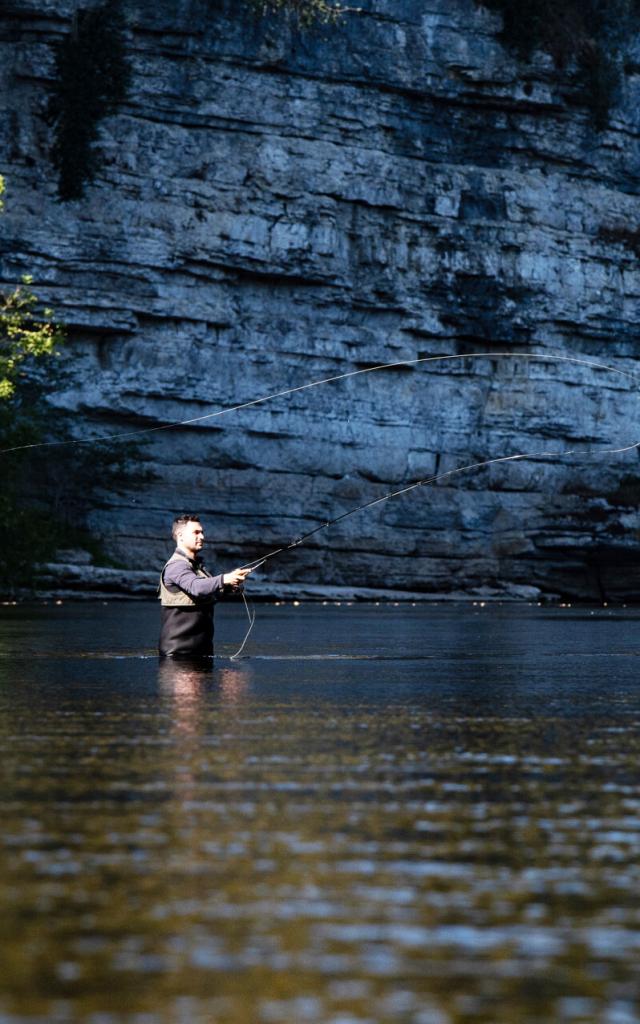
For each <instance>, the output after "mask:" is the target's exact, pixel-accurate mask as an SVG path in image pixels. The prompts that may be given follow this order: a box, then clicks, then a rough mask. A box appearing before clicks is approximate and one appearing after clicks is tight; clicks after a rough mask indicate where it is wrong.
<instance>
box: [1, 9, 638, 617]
mask: <svg viewBox="0 0 640 1024" xmlns="http://www.w3.org/2000/svg"><path fill="white" fill-rule="evenodd" d="M358 6H359V7H361V8H362V10H361V12H360V13H358V14H349V15H346V16H345V17H344V18H343V20H342V21H341V22H339V23H338V24H337V25H332V26H328V27H323V28H314V29H311V30H307V31H305V32H299V31H298V30H296V29H295V27H294V26H292V25H291V24H289V23H288V22H286V21H278V20H277V19H276V20H274V19H260V18H255V17H253V16H252V15H250V14H248V13H247V12H246V11H245V9H244V8H243V7H242V5H241V4H240V3H239V2H238V0H234V2H231V0H229V2H226V3H225V2H222V0H215V2H214V0H182V2H171V3H170V2H168V0H155V2H154V3H151V2H148V0H135V2H134V0H131V2H125V5H124V8H125V13H126V17H127V24H128V52H129V54H130V58H131V61H132V67H133V79H132V85H131V90H130V95H129V98H128V100H127V102H126V103H125V104H124V105H122V107H121V108H120V109H119V110H118V112H117V113H116V114H115V115H114V116H113V117H111V118H109V119H108V120H106V121H105V122H104V123H103V126H102V130H101V136H100V142H99V167H98V173H97V176H96V179H95V181H94V183H93V184H92V185H90V186H89V187H88V188H87V190H86V195H85V197H84V198H83V199H81V200H80V201H77V202H70V203H62V202H60V201H59V199H58V198H57V196H56V181H55V173H54V172H53V170H52V167H51V164H50V143H51V131H50V128H49V127H48V126H47V125H46V123H45V121H44V119H43V110H44V105H45V102H46V93H47V88H48V85H49V83H50V81H51V78H52V75H53V69H54V68H53V54H54V46H55V44H56V42H57V40H59V39H60V38H61V37H62V36H63V35H64V34H65V33H67V32H69V31H70V25H71V17H72V13H73V10H74V9H75V4H74V3H71V0H57V2H54V0H15V2H14V3H13V4H12V5H9V7H8V8H6V10H5V14H4V17H3V22H2V24H3V28H2V33H1V37H0V68H1V69H2V70H1V71H0V76H1V78H0V84H1V86H2V90H3V93H4V95H3V102H4V103H5V106H8V107H9V108H10V117H8V118H5V119H4V120H3V122H2V126H1V127H0V153H2V157H1V160H2V163H1V165H0V173H2V174H4V175H5V176H6V179H7V186H8V189H7V197H6V200H7V201H6V207H7V208H6V212H5V214H4V215H3V219H2V238H1V241H0V277H1V279H2V281H4V282H5V283H6V284H10V283H13V282H16V281H17V280H19V278H20V275H21V274H23V273H25V272H29V273H32V274H33V276H34V283H33V287H34V290H36V291H37V292H38V294H40V295H41V296H42V297H43V299H45V300H46V301H47V302H48V303H49V304H50V305H52V306H53V307H54V308H55V310H56V311H57V313H58V314H59V316H60V317H61V318H62V319H63V320H64V321H65V322H66V324H67V328H68V333H69V338H70V340H69V345H68V351H67V357H66V361H67V368H68V370H69V372H70V374H71V379H70V382H69V384H68V386H67V387H66V388H65V390H64V391H61V392H58V393H56V394H55V395H54V396H53V401H54V402H55V403H56V404H57V405H58V406H60V407H63V408H65V409H68V410H72V411H73V412H74V413H75V414H76V417H77V419H76V424H77V425H76V430H77V436H78V437H84V436H86V435H87V434H89V433H91V432H92V431H93V432H98V433H100V434H105V433H115V432H128V431H131V430H136V429H141V430H142V429H146V428H156V427H166V426H167V425H168V424H170V423H172V422H174V421H179V420H189V419H191V420H193V419H195V420H197V422H193V423H191V424H189V425H187V426H183V427H181V428H171V429H166V430H160V431H157V432H154V433H149V434H147V435H142V436H141V437H140V441H141V442H142V459H141V465H140V480H139V482H138V483H137V484H136V482H135V481H133V482H132V483H131V485H130V486H127V487H124V488H123V489H122V491H121V492H119V493H112V492H109V493H104V494H103V495H102V496H101V498H100V501H99V502H98V501H97V502H96V505H95V507H94V508H93V509H92V510H91V513H90V517H89V526H90V528H91V530H92V532H93V533H94V534H95V535H97V536H98V537H100V538H101V540H102V542H103V544H104V546H105V549H106V550H107V552H108V553H109V555H110V556H111V558H112V559H113V560H114V561H115V562H118V563H120V564H122V565H123V566H124V567H125V568H127V569H128V570H131V571H133V572H135V573H138V574H139V578H140V581H141V586H143V583H142V581H143V579H144V580H146V579H147V578H148V574H149V573H151V574H152V575H154V578H155V574H156V573H157V570H158V568H159V567H160V566H161V565H162V563H163V561H164V559H165V558H166V557H167V555H168V553H170V550H171V543H170V540H169V539H168V535H169V525H170V521H171V518H172V516H173V514H174V512H176V511H181V510H184V509H185V508H186V509H189V510H192V509H194V510H197V511H199V512H200V514H201V515H202V517H203V520H204V522H205V525H206V527H207V532H208V535H209V539H210V544H211V547H212V549H213V553H212V555H211V559H212V561H213V562H216V561H217V563H218V564H219V565H220V566H221V567H223V568H225V569H226V568H231V567H232V566H233V565H234V564H238V563H241V562H246V561H248V560H250V559H253V558H257V557H259V556H260V555H261V554H262V553H263V552H264V551H269V550H271V549H273V548H275V547H279V546H280V545H282V544H283V543H288V542H289V541H290V540H292V539H294V538H296V537H298V536H300V535H301V534H304V533H306V532H307V531H309V530H311V529H313V527H314V526H316V525H319V524H320V523H322V522H324V521H327V520H330V519H333V518H335V517H337V516H339V515H341V514H342V513H344V512H347V511H349V510H350V509H352V508H355V507H357V506H359V505H361V504H363V503H365V502H368V501H372V500H373V499H375V498H376V497H378V496H381V495H384V494H385V493H387V492H389V491H392V490H397V489H400V488H402V487H404V486H408V485H409V484H411V483H412V482H414V481H416V480H417V479H420V478H422V477H427V476H430V475H438V474H444V473H450V472H451V471H453V470H455V469H456V468H458V467H461V466H466V465H468V464H475V463H479V462H483V461H484V460H487V459H491V458H496V459H497V458H500V457H502V456H505V455H512V454H516V453H541V452H542V453H559V452H564V451H567V450H572V451H578V452H579V453H582V452H584V451H586V452H593V451H594V450H600V449H611V448H620V447H623V446H626V445H629V444H631V443H633V442H635V441H636V440H638V437H639V436H640V427H639V426H638V415H637V414H638V396H637V391H636V388H637V382H636V381H634V380H631V379H630V378H629V377H625V376H621V375H620V374H618V373H615V372H611V371H609V370H605V369H596V368H594V367H592V366H586V365H580V364H577V363H569V362H561V361H557V360H554V359H553V358H549V359H548V360H545V361H532V360H528V359H526V358H524V356H526V355H531V354H532V353H542V354H546V355H547V356H552V355H553V354H554V353H555V354H560V355H564V356H571V357H576V358H584V359H586V360H590V361H592V362H597V363H604V364H607V365H611V366H612V367H614V368H616V369H619V370H620V369H621V370H625V371H630V372H634V371H635V369H636V363H637V355H638V347H637V337H638V327H639V320H640V303H639V300H640V273H639V272H638V266H637V254H636V253H635V252H634V251H633V239H634V238H635V237H636V236H635V235H634V232H635V231H637V230H639V229H640V225H639V222H638V221H639V203H638V186H639V183H640V176H639V170H640V158H639V150H638V142H639V130H638V129H639V125H638V118H639V116H640V115H639V114H638V111H639V110H640V103H639V100H640V76H639V75H638V74H637V72H636V71H634V70H633V68H634V67H635V68H638V67H639V66H640V65H638V64H629V68H630V70H629V73H628V74H627V76H626V78H625V81H624V88H623V94H622V95H621V97H620V98H619V102H618V105H617V106H616V107H615V109H614V110H613V111H612V114H611V118H610V125H609V127H608V129H607V130H605V131H603V132H600V133H597V132H596V131H595V130H594V128H593V125H592V123H591V120H590V116H589V113H588V110H587V108H586V105H585V97H584V95H583V94H582V93H581V91H580V87H579V85H578V84H577V81H576V78H575V76H572V74H571V72H570V70H569V71H568V72H567V73H566V74H564V75H559V74H558V72H557V71H556V70H555V69H554V67H553V65H552V62H551V60H550V58H548V57H546V56H545V55H543V54H537V55H536V56H535V58H534V60H533V62H532V63H531V64H530V65H522V64H520V63H518V62H517V61H516V60H515V59H514V58H513V56H512V55H510V54H509V53H508V52H507V51H506V50H505V49H504V47H503V46H502V45H501V43H500V42H499V40H498V38H497V34H498V31H499V28H500V21H499V19H498V18H497V17H496V16H495V15H493V14H491V13H490V12H488V11H487V10H486V9H484V8H482V7H481V6H479V5H478V4H476V3H475V2H473V0H429V2H426V3H425V2H423V0H420V2H418V0H401V2H398V0H393V2H392V0H363V2H362V3H360V4H359V5H358ZM465 353H466V354H470V355H469V358H468V359H466V360H461V361H450V362H433V363H426V362H425V363H421V364H415V365H412V366H398V367H396V368H394V369H392V370H388V371H376V372H374V373H369V374H364V375H358V376H355V377H350V378H348V379H346V380H342V381H336V382H333V383H330V384H325V385H323V386H321V387H317V388H313V389H309V390H305V391H299V392H297V393H295V394H291V395H288V396H281V397H277V398H274V399H272V400H270V401H268V402H265V403H263V404H259V405H254V406H251V407H249V408H246V409H244V410H241V411H237V412H231V413H228V414H226V415H222V416H212V415H211V414H213V413H221V412H223V411H224V410H225V409H227V408H228V407H231V406H236V405H238V404H242V403H245V402H250V401H252V400H254V399H255V398H258V397H261V396H265V395H270V394H272V393H278V392H281V391H283V390H286V389H287V388H292V387H296V386H299V385H302V384H305V383H307V382H311V381H315V380H318V379H322V378H326V377H332V376H336V375H339V374H343V373H348V372H351V371H354V370H358V369H366V368H367V367H370V366H374V365H377V364H380V363H386V362H400V361H402V360H415V359H418V358H425V357H430V356H437V355H455V354H465ZM473 353H479V354H480V355H481V356H482V358H478V357H476V356H474V355H472V354H473ZM507 353H513V354H510V355H507ZM205 416H208V417H209V418H208V419H202V418H201V417H205ZM69 457H72V455H71V453H70V456H69ZM639 469H640V467H638V453H637V450H632V451H627V452H623V453H620V454H617V455H604V454H602V455H592V456H585V455H583V454H577V455H571V456H563V457H558V458H551V457H548V456H546V457H544V458H538V459H532V460H523V461H515V462H510V463H496V464H494V465H492V466H489V467H486V468H480V469H474V470H470V471H465V472H462V473H452V475H449V476H447V477H445V478H444V479H442V480H441V481H440V482H438V483H437V484H435V485H432V486H428V487H421V488H418V489H416V490H414V491H413V492H410V493H408V494H406V495H404V496H399V497H397V498H394V499H393V500H390V501H387V502H384V503H381V504H378V505H376V506H373V507H372V508H370V509H368V510H366V511H363V512H361V513H358V514H356V515H354V516H351V517H349V518H346V519H344V520H343V521H342V522H341V523H339V524H337V525H335V526H333V527H331V528H329V529H326V530H323V531H322V532H320V533H319V534H317V535H316V536H315V537H314V538H312V539H311V540H310V541H309V542H308V543H307V544H305V545H302V546H300V547H295V548H293V549H292V550H291V551H289V552H287V553H286V554H283V555H281V556H278V557H275V558H274V559H273V560H272V562H271V563H270V567H269V569H270V571H269V578H270V579H271V580H273V581H274V583H275V584H276V585H277V587H281V586H284V585H293V586H294V589H296V588H297V589H301V588H307V590H308V588H310V587H323V586H324V587H330V588H334V587H347V588H352V589H353V588H355V589H362V588H364V589H365V591H369V590H370V591H372V592H373V590H376V591H377V590H380V589H382V590H386V591H406V592H409V593H411V594H415V593H424V594H438V595H442V594H455V595H459V594H465V593H466V594H470V593H480V592H481V588H488V591H494V592H496V593H499V592H500V591H501V590H503V591H505V590H508V589H509V588H511V591H512V592H513V593H518V590H517V588H518V587H524V588H534V589H533V590H524V591H522V593H524V594H533V593H538V591H542V592H543V593H544V592H553V593H558V594H563V595H571V596H575V597H583V598H588V599H596V600H606V599H610V598H616V597H617V598H620V599H631V598H633V597H634V596H638V595H640V585H639V580H640V575H639V574H638V568H639V561H640V559H639V557H638V554H637V537H638V530H639V528H640V518H639V516H638V498H639V497H640V471H639ZM94 571H97V570H94ZM107 578H109V579H112V580H115V578H116V577H115V576H111V577H105V581H106V580H107ZM132 578H133V577H129V579H132ZM135 578H136V579H137V578H138V577H137V576H136V577H135ZM144 586H146V584H144ZM105 587H106V589H109V587H108V586H106V583H105ZM514 588H515V589H514ZM355 589H354V593H355Z"/></svg>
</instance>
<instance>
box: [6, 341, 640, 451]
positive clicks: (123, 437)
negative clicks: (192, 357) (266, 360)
mask: <svg viewBox="0 0 640 1024" xmlns="http://www.w3.org/2000/svg"><path fill="white" fill-rule="evenodd" d="M514 357H515V358H517V359H529V360H539V361H541V362H562V363H576V364H578V365H581V366H589V367H591V369H595V370H607V371H608V372H609V373H617V374H619V375H620V376H622V377H627V378H628V379H630V380H633V381H635V382H636V383H640V377H638V376H637V375H636V374H635V373H631V371H629V370H621V369H620V368H619V367H617V366H609V365H607V364H606V363H600V362H597V361H594V360H591V359H581V358H579V357H577V356H564V355H560V354H559V353H553V352H548V353H539V352H467V353H466V354H465V353H454V354H450V355H440V356H419V357H418V358H416V359H400V360H398V361H397V362H392V363H380V364H378V365H376V366H365V367H362V369H360V370H349V371H348V372H347V373H339V374H336V375H335V376H332V377H323V378H322V379H321V380H314V381H311V382H310V383H307V384H299V385H298V386H297V387H294V388H286V389H284V390H282V391H275V392H274V393H273V394H271V395H263V396H262V397H261V398H253V399H252V400H251V401H249V402H241V403H240V404H238V405H230V406H228V407H227V408H226V409H218V410H217V412H208V413H204V414H203V415H202V416H192V417H190V418H189V419H186V420H175V421H173V422H171V423H162V424H160V425H159V426H156V427H144V428H142V429H141V430H127V431H125V432H123V433H118V434H103V435H98V436H97V437H79V438H70V439H68V440H66V441H37V442H33V443H32V444H20V445H15V446H14V447H12V448H2V449H0V455H7V454H9V453H10V452H21V451H26V450H27V449H32V448H59V447H64V446H68V445H76V444H100V443H102V442H105V441H115V442H119V441H128V440H129V439H130V438H132V437H142V436H143V435H146V434H154V433H157V432H158V431H160V430H172V429H174V428H175V427H185V426H191V425H192V424H194V423H203V422H204V421H205V420H211V419H216V418H217V417H218V416H226V415H228V414H229V413H231V412H239V411H240V410H241V409H250V408H251V407H252V406H255V405H262V404H263V403H265V402H271V401H273V400H274V399H275V398H284V397H285V396H286V395H293V394H296V393H297V392H299V391H308V390H309V389H310V388H317V387H320V386H321V385H323V384H333V383H336V382H337V381H340V380H347V378H349V377H358V376H361V375H362V374H365V373H376V372H377V371H379V370H392V369H398V368H400V367H401V366H417V365H418V364H420V363H438V362H445V361H453V360H460V359H511V358H514Z"/></svg>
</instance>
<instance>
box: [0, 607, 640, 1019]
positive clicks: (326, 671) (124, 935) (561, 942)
mask: <svg viewBox="0 0 640 1024" xmlns="http://www.w3.org/2000/svg"><path fill="white" fill-rule="evenodd" d="M156 618H157V609H156V608H155V607H153V606H152V605H147V604H144V603H143V604H122V605H109V606H104V605H101V604H87V605H77V606H72V605H64V606H61V607H57V606H53V605H49V606H33V607H20V608H3V609H2V617H1V619H0V733H1V740H2V750H3V754H2V766H3V785H2V789H1V791H0V812H1V814H2V824H3V828H2V836H1V839H0V858H1V870H0V963H1V964H2V968H1V980H0V1024H14V1022H15V1024H18V1022H20V1024H63V1022H65V1024H66V1022H86V1024H121V1022H123V1024H182V1022H184V1024H211V1022H220V1024H263V1022H264V1024H304V1022H310V1024H391V1022H393V1024H463V1022H464V1024H467V1022H474V1024H475V1022H483V1024H548V1022H553V1021H568V1022H577V1024H586V1022H603V1024H637V1022H638V1021H639V1020H640V1006H639V1003H638V994H639V969H638V964H639V962H640V904H639V900H638V893H639V892H640V863H639V860H638V849H639V840H640V815H639V810H640V787H639V768H638V763H639V760H638V758H639V754H640V681H639V675H638V668H639V667H640V662H639V661H638V660H637V657H638V653H639V651H640V644H639V643H638V635H639V634H638V624H639V620H640V612H638V611H636V610H623V609H620V610H616V611H613V610H609V609H599V610H589V609H585V610H581V611H576V610H575V609H554V610H550V609H549V610H546V609H538V608H529V607H503V608H499V607H494V608H491V607H485V608H480V607H477V608H472V607H470V606H465V607H442V606H438V607H429V606H423V607H415V608H412V607H409V606H398V607H386V608H383V607H380V608H378V607H374V606H355V605H354V606H345V605H342V606H333V605H329V606H321V605H315V606H307V607H300V608H294V607H291V606H289V607H259V608H258V620H257V624H256V628H255V630H254V633H253V635H252V638H251V642H250V644H249V645H248V648H247V650H246V654H247V655H248V656H247V657H246V658H243V659H242V660H239V661H231V660H230V659H229V654H230V653H232V652H233V651H234V650H235V649H237V646H238V638H239V637H240V638H241V636H242V631H243V622H242V619H241V613H240V612H239V611H238V610H237V609H233V608H232V609H227V608H224V609H221V614H220V615H219V616H218V642H219V646H218V655H219V656H218V657H217V658H216V659H215V661H214V664H213V667H212V668H211V669H210V670H205V669H202V668H201V667H194V666H189V665H181V664H170V663H164V664H159V663H158V661H157V659H156V658H155V655H154V651H153V646H154V641H155V634H156V628H157V622H156Z"/></svg>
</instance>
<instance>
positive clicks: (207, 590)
mask: <svg viewBox="0 0 640 1024" xmlns="http://www.w3.org/2000/svg"><path fill="white" fill-rule="evenodd" d="M176 553H177V554H179V555H184V557H185V558H188V559H189V561H188V562H183V561H182V559H181V558H176V560H175V562H169V564H168V565H167V566H166V568H165V570H164V573H163V577H162V578H163V580H164V585H165V587H167V589H168V590H170V591H174V592H175V588H177V589H179V590H184V592H185V593H186V594H189V595H190V597H194V598H196V599H197V598H206V597H221V596H222V594H223V592H228V590H229V589H230V588H229V587H226V586H225V585H224V583H223V582H222V578H223V575H224V574H223V573H219V574H218V575H217V576H197V575H196V569H203V568H204V565H203V563H202V560H201V559H200V558H197V557H196V558H190V557H189V555H188V554H187V552H186V551H183V550H182V548H176ZM206 571H207V570H206V569H205V572H206Z"/></svg>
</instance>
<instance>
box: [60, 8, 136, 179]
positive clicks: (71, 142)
mask: <svg viewBox="0 0 640 1024" xmlns="http://www.w3.org/2000/svg"><path fill="white" fill-rule="evenodd" d="M55 65H56V74H55V79H54V81H53V84H52V87H51V95H50V99H49V104H48V108H47V116H48V120H49V122H50V123H51V124H52V125H53V130H54V142H53V148H52V154H51V155H52V160H53V163H54V166H55V167H56V168H57V170H58V173H59V178H58V193H59V195H60V198H61V199H79V198H80V197H81V196H82V193H83V187H84V185H85V184H86V183H87V182H89V181H91V180H92V179H93V177H94V175H95V171H96V168H97V155H96V151H95V148H94V144H95V142H96V140H97V138H98V134H99V126H100V121H101V120H102V119H103V118H104V117H106V116H107V115H109V114H113V113H114V112H115V110H116V109H117V107H118V104H120V103H121V102H122V101H123V100H124V99H125V97H126V94H127V88H128V85H129V80H130V69H129V63H128V60H127V57H126V52H125V23H124V18H123V16H122V11H121V8H120V4H119V0H106V3H103V4H102V5H101V6H100V7H93V8H90V9H86V10H78V11H77V12H76V15H75V17H74V22H73V26H72V29H71V32H70V33H69V35H68V36H66V37H65V38H64V39H63V40H62V41H61V42H60V43H59V45H58V47H57V51H56V61H55Z"/></svg>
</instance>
